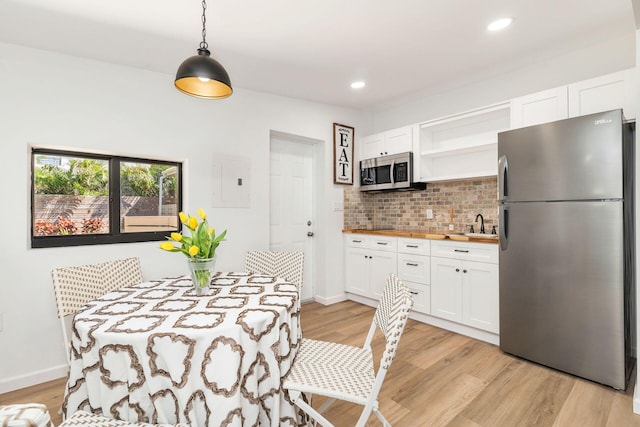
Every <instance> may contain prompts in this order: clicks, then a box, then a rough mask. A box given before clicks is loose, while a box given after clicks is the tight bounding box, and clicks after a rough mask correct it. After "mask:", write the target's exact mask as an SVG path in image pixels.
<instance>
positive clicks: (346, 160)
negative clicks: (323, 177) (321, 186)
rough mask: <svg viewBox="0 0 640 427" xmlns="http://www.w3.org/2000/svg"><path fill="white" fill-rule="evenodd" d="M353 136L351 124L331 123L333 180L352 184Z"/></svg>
mask: <svg viewBox="0 0 640 427" xmlns="http://www.w3.org/2000/svg"><path fill="white" fill-rule="evenodd" d="M353 136H354V129H353V128H352V127H351V126H346V125H341V124H339V123H334V124H333V182H334V183H336V184H345V185H353Z"/></svg>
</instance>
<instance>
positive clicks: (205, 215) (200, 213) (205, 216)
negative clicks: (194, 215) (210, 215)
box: [198, 209, 207, 221]
mask: <svg viewBox="0 0 640 427" xmlns="http://www.w3.org/2000/svg"><path fill="white" fill-rule="evenodd" d="M198 215H199V216H200V218H202V220H203V221H204V220H205V219H207V214H206V213H204V210H203V209H198Z"/></svg>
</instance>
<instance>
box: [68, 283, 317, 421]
mask: <svg viewBox="0 0 640 427" xmlns="http://www.w3.org/2000/svg"><path fill="white" fill-rule="evenodd" d="M71 335H72V337H71V348H70V352H71V357H70V366H69V375H68V379H67V385H66V390H65V396H64V403H63V413H64V414H66V415H67V416H70V415H72V414H73V413H74V412H75V411H78V410H84V411H87V412H91V413H96V414H101V415H103V416H108V417H110V418H114V419H119V420H125V421H132V422H146V423H152V424H168V425H173V424H177V423H186V424H189V425H192V426H194V427H195V426H198V427H200V426H256V425H263V426H273V425H280V426H298V425H300V424H301V423H302V424H304V421H302V420H301V418H302V415H299V414H298V411H297V410H296V407H295V406H294V405H293V404H292V403H291V402H290V400H289V398H288V396H287V395H286V393H285V392H284V391H283V389H282V380H283V378H284V377H285V376H286V374H287V373H288V372H289V369H290V368H291V365H292V363H293V360H294V358H295V356H296V352H297V350H298V346H299V344H300V342H301V339H302V332H301V328H300V296H299V291H298V287H297V286H296V285H295V284H294V283H291V282H288V281H287V280H285V279H282V278H279V277H273V276H268V275H262V274H253V273H246V272H237V273H234V272H219V273H215V275H214V277H213V278H212V279H211V285H210V292H209V295H205V296H197V295H196V294H195V292H194V287H193V284H192V282H191V279H190V277H189V276H181V277H173V278H163V279H160V280H152V281H146V282H143V283H140V284H137V285H133V286H128V287H123V288H120V289H117V290H115V291H112V292H109V293H107V294H106V295H104V296H102V297H100V298H98V299H96V300H94V301H91V302H90V303H88V304H86V305H85V306H84V307H83V308H82V309H81V310H80V311H79V312H78V313H76V315H75V316H74V318H73V322H72V333H71Z"/></svg>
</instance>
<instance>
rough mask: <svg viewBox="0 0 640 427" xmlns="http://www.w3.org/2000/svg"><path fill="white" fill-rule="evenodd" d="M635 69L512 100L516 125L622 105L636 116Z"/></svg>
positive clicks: (627, 112)
mask: <svg viewBox="0 0 640 427" xmlns="http://www.w3.org/2000/svg"><path fill="white" fill-rule="evenodd" d="M635 94H636V78H635V69H633V68H632V69H629V70H624V71H619V72H617V73H612V74H607V75H604V76H600V77H596V78H593V79H589V80H583V81H581V82H577V83H572V84H570V85H567V86H561V87H558V88H555V89H549V90H545V91H542V92H537V93H533V94H531V95H527V96H522V97H520V98H515V99H513V100H511V127H512V128H513V129H515V128H520V127H524V126H532V125H537V124H541V123H548V122H553V121H555V120H561V119H566V118H568V117H577V116H583V115H585V114H591V113H598V112H601V111H608V110H614V109H616V108H622V109H623V111H624V115H625V118H627V119H635V117H636V107H635V96H636V95H635Z"/></svg>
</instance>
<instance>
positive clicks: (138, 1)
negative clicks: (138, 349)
mask: <svg viewBox="0 0 640 427" xmlns="http://www.w3.org/2000/svg"><path fill="white" fill-rule="evenodd" d="M631 4H632V0H321V1H302V0H209V1H208V8H207V42H208V43H209V49H210V50H211V51H212V56H214V57H215V58H216V59H218V60H219V61H220V62H221V63H222V64H223V65H224V66H225V68H226V69H227V71H228V72H229V75H230V76H231V80H232V83H233V85H234V87H237V88H245V89H252V90H257V91H263V92H270V93H274V94H279V95H283V96H289V97H295V98H303V99H308V100H312V101H318V102H324V103H329V104H335V105H341V106H346V107H352V108H358V109H366V110H375V109H380V108H384V107H388V106H391V105H395V104H397V103H399V102H403V101H408V100H411V99H414V98H416V97H418V96H424V95H428V94H429V93H437V92H440V91H443V90H447V89H452V88H455V87H458V86H460V85H464V84H468V83H472V82H474V81H479V80H482V79H485V78H489V77H494V76H497V75H499V74H500V73H504V72H507V71H511V70H514V69H517V68H519V67H523V66H526V65H527V64H531V63H534V62H539V61H544V60H547V59H549V58H552V57H554V56H558V55H562V54H564V53H566V52H569V51H572V50H576V49H580V48H584V47H588V46H591V45H593V44H595V43H598V42H600V41H603V40H608V39H615V38H619V37H622V36H624V35H629V34H632V33H634V31H635V24H634V18H633V9H632V5H631ZM201 7H202V6H201V2H200V1H196V0H10V1H9V0H0V42H7V43H14V44H20V45H25V46H30V47H35V48H41V49H46V50H52V51H57V52H61V53H65V54H70V55H76V56H81V57H86V58H92V59H96V60H100V61H107V62H112V63H116V64H122V65H127V66H131V67H137V68H142V69H146V70H151V71H157V72H162V73H166V74H174V73H175V71H176V69H177V67H178V65H179V64H180V63H181V62H182V61H183V60H184V59H185V58H186V57H188V56H191V55H194V54H195V53H196V49H197V47H198V44H199V42H200V40H201V21H200V15H201V12H202V10H201ZM504 16H512V17H514V18H515V23H514V24H513V25H512V26H511V27H509V28H508V29H507V30H505V31H503V32H499V33H489V32H488V31H487V30H486V26H487V24H488V23H489V22H490V21H492V20H493V19H496V18H499V17H504ZM360 79H362V80H365V81H366V82H367V86H366V87H365V88H364V89H361V90H358V91H356V90H353V89H351V88H350V87H349V84H350V83H351V82H352V81H354V80H360Z"/></svg>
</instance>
